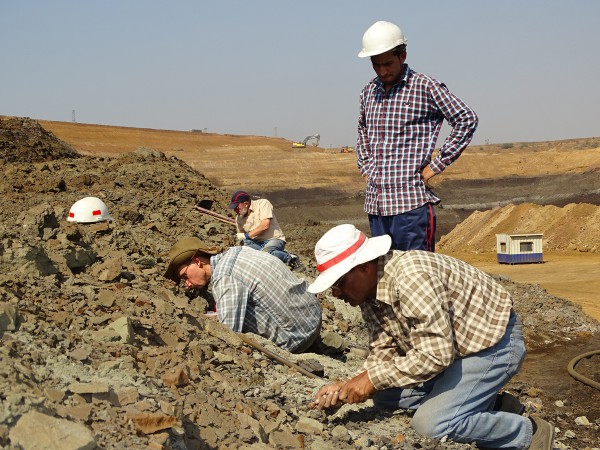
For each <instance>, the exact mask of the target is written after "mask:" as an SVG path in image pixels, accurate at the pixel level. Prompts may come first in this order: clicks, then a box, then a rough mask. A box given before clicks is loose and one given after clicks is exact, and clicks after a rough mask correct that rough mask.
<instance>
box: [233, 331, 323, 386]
mask: <svg viewBox="0 0 600 450" xmlns="http://www.w3.org/2000/svg"><path fill="white" fill-rule="evenodd" d="M238 335H239V336H240V338H241V339H242V341H244V342H245V343H246V344H248V345H250V346H252V347H254V348H255V349H256V350H258V351H261V352H263V353H264V354H265V355H267V356H268V357H269V358H272V359H274V360H275V361H277V362H280V363H281V364H285V365H286V366H288V367H291V368H292V369H295V370H297V371H298V372H300V373H301V374H302V375H306V376H307V377H309V378H318V379H321V377H320V376H318V375H315V374H314V373H312V372H309V371H308V370H306V369H303V368H302V367H300V366H299V365H298V364H294V363H293V362H291V361H288V360H287V359H284V358H282V357H281V356H279V355H278V354H276V353H273V352H272V351H270V350H267V349H266V348H264V347H263V346H262V345H260V344H259V343H258V342H255V341H254V340H253V339H251V338H249V337H248V336H246V335H245V334H242V333H238Z"/></svg>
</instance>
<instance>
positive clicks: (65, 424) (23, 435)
mask: <svg viewBox="0 0 600 450" xmlns="http://www.w3.org/2000/svg"><path fill="white" fill-rule="evenodd" d="M9 437H10V440H11V442H12V443H13V444H17V445H20V446H21V447H22V448H23V449H24V450H37V449H45V450H92V449H95V448H96V447H97V445H96V441H95V440H94V437H93V436H92V433H91V431H90V430H88V428H86V427H85V426H84V425H81V424H78V423H74V422H71V421H69V420H64V419H57V418H54V417H51V416H48V415H46V414H42V413H39V412H37V411H31V412H28V413H26V414H24V415H23V416H22V417H21V418H20V419H19V421H18V422H17V424H16V425H15V426H14V428H12V429H11V430H10V433H9Z"/></svg>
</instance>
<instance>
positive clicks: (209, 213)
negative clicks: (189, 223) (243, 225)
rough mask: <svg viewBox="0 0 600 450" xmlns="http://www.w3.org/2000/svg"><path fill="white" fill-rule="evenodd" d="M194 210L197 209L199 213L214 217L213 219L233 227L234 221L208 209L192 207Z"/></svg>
mask: <svg viewBox="0 0 600 450" xmlns="http://www.w3.org/2000/svg"><path fill="white" fill-rule="evenodd" d="M194 209H197V210H198V211H200V212H201V213H204V214H208V215H209V216H211V217H214V218H215V219H218V220H220V221H222V222H225V223H228V224H230V225H235V219H232V218H231V217H227V216H223V215H221V214H218V213H216V212H214V211H211V210H210V209H205V208H202V207H200V206H194Z"/></svg>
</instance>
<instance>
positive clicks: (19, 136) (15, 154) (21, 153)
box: [0, 117, 80, 162]
mask: <svg viewBox="0 0 600 450" xmlns="http://www.w3.org/2000/svg"><path fill="white" fill-rule="evenodd" d="M79 156H80V155H79V154H78V153H77V152H76V151H75V150H73V149H72V148H71V147H70V146H69V145H68V144H66V143H65V142H63V141H61V140H60V139H58V138H57V137H56V136H54V134H52V133H51V132H50V131H47V130H45V129H44V128H42V127H41V125H40V124H39V123H38V122H36V121H35V120H32V119H29V118H27V117H0V158H1V159H2V160H3V161H5V162H40V161H52V160H55V159H59V158H78V157H79Z"/></svg>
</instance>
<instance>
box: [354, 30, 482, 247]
mask: <svg viewBox="0 0 600 450" xmlns="http://www.w3.org/2000/svg"><path fill="white" fill-rule="evenodd" d="M406 42H407V41H406V38H405V37H404V34H403V33H402V31H401V30H400V28H399V27H398V26H396V25H394V24H392V23H390V22H383V21H380V22H376V23H375V24H373V25H372V26H371V27H370V28H369V29H368V30H367V31H366V32H365V34H364V36H363V39H362V43H363V49H362V50H361V52H360V53H359V54H358V56H359V57H360V58H366V57H370V58H371V64H372V65H373V69H374V70H375V73H376V74H377V77H376V78H374V79H373V80H371V81H370V82H369V84H367V85H366V86H365V87H364V88H363V90H362V92H361V94H360V116H359V120H358V140H357V143H356V155H357V163H358V168H359V170H360V173H361V175H362V176H363V178H364V179H365V181H366V184H367V187H366V196H365V205H364V208H365V212H366V213H367V214H368V215H369V225H370V227H371V235H372V236H381V235H384V234H389V235H390V236H391V237H392V248H393V249H397V250H413V249H414V250H428V251H432V252H433V251H435V228H436V222H435V220H436V219H435V211H434V209H433V205H435V204H437V203H439V202H440V199H439V198H437V197H436V196H435V194H434V193H433V192H432V191H431V189H430V181H431V179H432V178H433V177H434V176H435V175H437V174H439V173H440V172H442V171H443V170H444V169H446V167H448V166H449V165H450V164H452V163H453V162H454V161H456V159H457V158H458V157H459V156H460V154H461V153H462V151H463V150H464V149H465V147H466V146H467V145H468V144H469V142H470V141H471V138H472V137H473V134H474V133H475V129H476V128H477V123H478V119H477V116H476V114H475V112H474V111H473V110H472V109H471V108H469V107H468V106H467V105H466V104H465V103H463V102H462V101H461V100H460V99H459V98H458V97H456V96H455V95H453V94H452V93H450V91H448V88H446V86H445V85H444V84H443V83H440V82H439V81H437V80H434V79H433V78H431V77H428V76H427V75H423V74H421V73H417V72H415V71H414V70H412V69H411V68H410V67H409V66H408V65H407V64H405V63H404V62H405V60H406ZM444 119H446V121H447V122H448V124H449V125H450V126H451V127H452V131H451V133H450V135H449V136H448V138H447V139H446V140H445V141H444V144H443V145H442V147H441V149H440V150H439V152H438V154H437V156H436V157H435V159H433V160H432V159H431V157H432V153H433V151H434V148H435V144H436V141H437V138H438V135H439V133H440V129H441V127H442V122H443V121H444Z"/></svg>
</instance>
